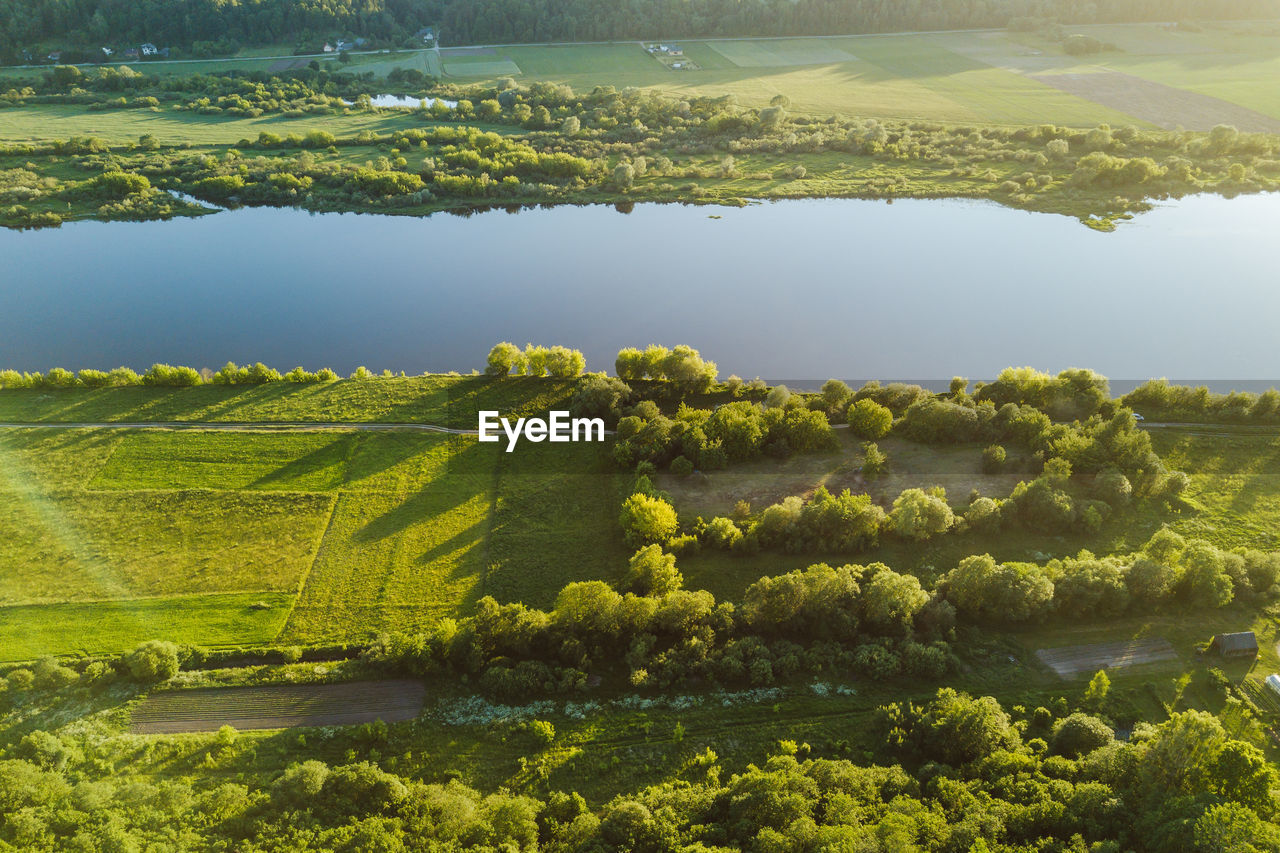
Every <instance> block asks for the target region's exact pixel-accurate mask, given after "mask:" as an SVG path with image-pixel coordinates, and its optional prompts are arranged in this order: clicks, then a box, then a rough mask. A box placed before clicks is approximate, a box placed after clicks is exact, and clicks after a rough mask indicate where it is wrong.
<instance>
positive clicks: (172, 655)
mask: <svg viewBox="0 0 1280 853" xmlns="http://www.w3.org/2000/svg"><path fill="white" fill-rule="evenodd" d="M124 662H125V665H126V666H127V667H128V668H129V674H130V675H132V676H133V678H134V680H135V681H141V682H144V683H149V682H156V681H168V680H169V679H170V678H173V677H174V676H175V675H177V674H178V647H177V646H176V645H174V644H173V643H169V642H165V641H163V640H148V641H147V642H145V643H143V644H141V645H140V646H138V647H137V648H136V649H134V650H133V651H132V652H129V654H127V655H125V658H124Z"/></svg>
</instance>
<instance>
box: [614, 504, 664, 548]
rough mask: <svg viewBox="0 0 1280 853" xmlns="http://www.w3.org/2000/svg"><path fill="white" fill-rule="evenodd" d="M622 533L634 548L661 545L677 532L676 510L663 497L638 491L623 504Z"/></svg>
mask: <svg viewBox="0 0 1280 853" xmlns="http://www.w3.org/2000/svg"><path fill="white" fill-rule="evenodd" d="M620 523H621V524H622V535H623V538H624V539H626V541H627V544H628V545H630V546H631V547H633V548H642V547H644V546H646V545H652V544H657V545H660V544H662V543H665V542H666V541H667V540H668V539H670V538H671V537H672V536H673V535H675V532H676V511H675V508H674V507H672V506H671V504H669V503H667V502H666V501H664V500H662V499H661V498H655V497H650V496H649V495H645V494H641V493H639V492H637V493H636V494H634V495H632V496H631V497H629V498H627V499H626V500H625V501H624V502H623V504H622V516H621V519H620Z"/></svg>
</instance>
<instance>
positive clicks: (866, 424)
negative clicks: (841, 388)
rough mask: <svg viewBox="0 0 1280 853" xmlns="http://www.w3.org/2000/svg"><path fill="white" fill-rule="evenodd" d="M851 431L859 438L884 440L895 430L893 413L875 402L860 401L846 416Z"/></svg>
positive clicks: (850, 407)
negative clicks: (890, 431)
mask: <svg viewBox="0 0 1280 853" xmlns="http://www.w3.org/2000/svg"><path fill="white" fill-rule="evenodd" d="M846 417H847V418H848V421H849V429H850V430H851V431H852V432H853V434H854V435H856V436H858V437H859V438H867V439H871V440H875V439H877V438H884V437H885V436H886V435H888V434H889V430H891V429H893V412H891V411H890V410H889V409H888V408H886V407H884V406H882V405H880V404H879V403H877V402H876V401H875V400H870V399H863V400H858V401H856V402H854V403H853V405H851V406H849V411H848V413H847V415H846Z"/></svg>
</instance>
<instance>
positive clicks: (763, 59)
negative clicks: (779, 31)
mask: <svg viewBox="0 0 1280 853" xmlns="http://www.w3.org/2000/svg"><path fill="white" fill-rule="evenodd" d="M707 45H708V46H709V47H710V48H711V49H712V50H714V51H715V52H716V53H718V54H720V55H721V56H723V57H724V58H725V59H727V60H729V61H730V62H732V63H733V64H734V65H736V66H738V67H739V68H780V67H785V66H788V65H830V64H833V63H837V62H853V61H854V60H856V59H857V58H858V57H856V56H854V55H853V54H852V53H849V52H848V51H846V50H842V49H841V48H839V47H836V46H835V45H832V44H828V43H826V42H823V41H816V40H808V39H781V40H777V41H775V40H772V39H768V40H760V41H714V42H707Z"/></svg>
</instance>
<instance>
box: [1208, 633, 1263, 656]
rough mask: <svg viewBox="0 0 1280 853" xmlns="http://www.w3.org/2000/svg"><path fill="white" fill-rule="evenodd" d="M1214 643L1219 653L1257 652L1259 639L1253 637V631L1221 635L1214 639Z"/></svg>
mask: <svg viewBox="0 0 1280 853" xmlns="http://www.w3.org/2000/svg"><path fill="white" fill-rule="evenodd" d="M1213 641H1214V643H1215V644H1216V645H1217V647H1218V649H1219V651H1223V652H1240V651H1256V650H1257V648H1258V638H1257V637H1255V636H1253V632H1252V631H1238V632H1236V633H1234V634H1219V635H1218V636H1216V637H1214V638H1213Z"/></svg>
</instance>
